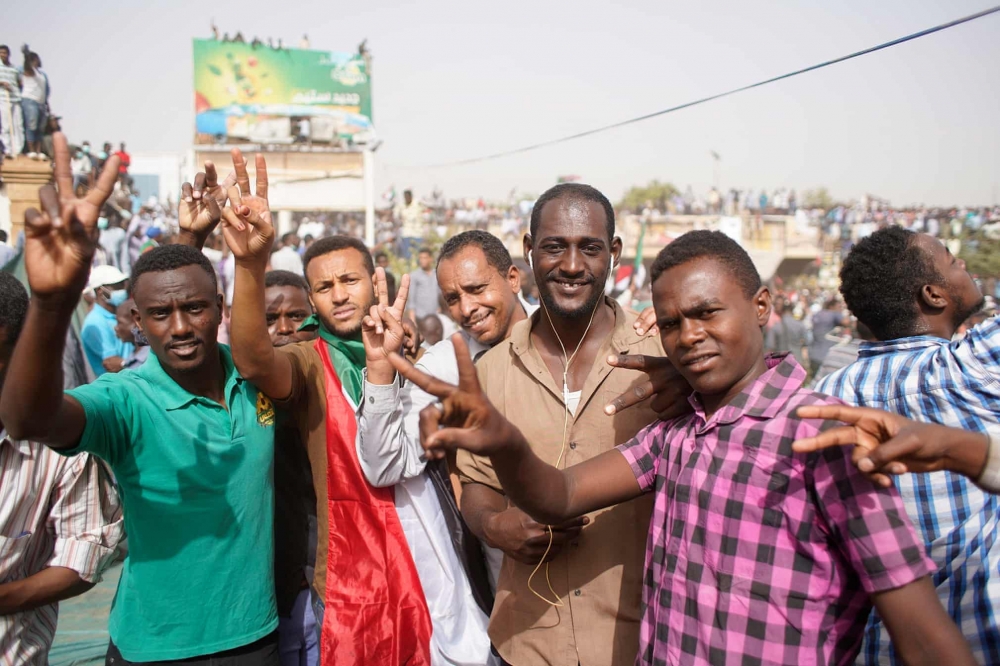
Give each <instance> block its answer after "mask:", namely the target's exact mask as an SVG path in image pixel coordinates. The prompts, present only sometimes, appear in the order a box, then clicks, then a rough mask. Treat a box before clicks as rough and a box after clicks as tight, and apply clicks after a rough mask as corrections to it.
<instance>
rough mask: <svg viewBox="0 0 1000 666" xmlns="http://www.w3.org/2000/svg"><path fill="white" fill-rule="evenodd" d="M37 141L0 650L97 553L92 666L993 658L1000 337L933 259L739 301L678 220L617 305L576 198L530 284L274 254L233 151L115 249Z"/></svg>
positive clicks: (606, 213) (92, 196) (115, 172)
mask: <svg viewBox="0 0 1000 666" xmlns="http://www.w3.org/2000/svg"><path fill="white" fill-rule="evenodd" d="M54 146H55V183H54V184H50V185H46V186H44V187H43V188H41V190H40V191H39V200H40V203H41V208H40V209H39V210H29V211H28V213H27V214H26V219H25V226H26V234H25V239H24V245H23V262H24V266H23V269H24V271H23V272H24V275H25V276H26V277H25V280H26V282H27V285H24V284H22V283H21V282H19V281H18V279H17V278H15V277H14V275H13V274H11V273H2V274H0V342H2V344H0V378H2V385H0V421H2V423H3V428H4V434H3V439H2V440H0V474H2V478H3V483H2V484H0V655H2V657H3V660H4V663H12V664H44V663H47V656H46V655H47V652H48V649H49V646H50V645H51V641H52V637H53V634H54V631H55V627H56V622H57V614H58V603H59V602H60V601H62V600H64V599H67V598H70V597H73V596H77V595H80V594H84V593H86V591H87V590H88V589H90V588H91V587H92V586H93V585H94V584H95V583H96V582H97V581H98V580H100V578H101V576H102V574H103V573H104V572H105V571H107V569H108V567H109V566H110V565H111V564H112V563H113V562H114V561H115V560H116V559H119V558H121V557H122V555H123V554H124V561H123V565H122V569H121V579H120V581H119V584H118V589H117V593H116V596H115V600H114V602H113V604H112V606H111V609H110V620H109V633H110V643H109V645H108V648H107V657H106V663H107V664H109V665H111V664H113V665H114V666H120V665H128V664H142V663H154V662H155V663H177V664H208V663H219V664H241V665H242V664H247V665H254V666H255V665H258V664H259V665H268V666H271V665H277V664H288V665H291V664H298V665H302V664H310V665H311V664H324V665H327V664H328V665H333V664H336V665H337V666H343V665H358V666H361V665H372V664H386V665H400V666H401V665H402V664H409V665H421V664H427V665H435V666H436V665H439V664H456V665H457V664H462V665H471V664H482V665H486V664H490V665H494V664H513V665H515V666H534V665H536V664H537V665H542V664H560V665H565V666H573V665H575V664H579V665H580V666H597V665H610V666H618V665H625V664H649V665H652V664H747V663H756V664H801V663H829V664H846V663H853V662H854V661H855V659H858V660H859V663H865V664H886V663H900V664H908V665H914V664H945V663H947V664H954V665H957V666H965V665H967V664H976V663H979V664H995V663H1000V629H998V624H997V617H996V614H997V608H998V607H997V606H994V604H1000V597H998V594H997V592H996V588H997V584H996V583H997V580H998V576H1000V571H998V567H1000V552H997V551H998V549H1000V545H998V543H1000V542H998V541H997V540H996V539H995V532H996V527H997V521H998V520H1000V514H998V506H997V493H1000V438H998V436H997V435H996V433H997V432H998V430H997V426H998V425H1000V388H997V387H998V386H1000V383H998V381H997V377H998V374H1000V354H998V353H997V351H996V349H997V345H998V339H1000V320H997V319H996V318H992V317H991V318H983V317H980V319H981V321H978V323H975V322H976V321H977V320H976V319H975V317H977V314H978V313H979V312H980V311H981V309H982V307H983V304H984V298H983V296H982V293H981V291H980V289H979V287H978V286H977V284H976V282H975V281H974V280H973V278H972V277H971V276H970V275H969V274H968V273H967V272H966V270H965V266H964V264H963V263H962V262H961V260H957V259H956V258H955V257H954V256H953V255H952V254H951V253H950V252H949V250H948V248H947V247H946V246H945V245H944V244H943V243H942V242H941V241H940V240H939V239H938V238H936V237H934V236H933V235H929V234H927V233H918V232H915V231H911V230H908V229H904V228H902V227H900V226H897V225H892V226H886V227H884V228H880V229H878V230H877V231H874V232H873V233H872V234H870V235H868V236H867V237H865V238H863V239H861V240H860V241H859V242H858V243H857V244H856V245H854V246H853V247H852V248H851V249H850V252H849V253H848V254H847V256H846V258H845V260H844V263H843V268H842V272H841V276H840V277H841V286H840V289H839V294H831V293H822V292H820V293H814V294H809V293H803V292H802V291H796V290H786V291H784V292H783V293H782V294H780V295H772V290H771V289H770V288H769V287H768V286H767V285H765V284H763V283H762V281H761V278H760V275H759V274H758V272H757V269H756V268H755V266H754V264H753V262H752V261H751V259H750V257H749V256H748V255H747V253H746V252H745V251H744V250H743V248H741V246H740V245H739V244H738V243H737V242H736V241H734V240H732V239H731V238H729V237H728V236H726V235H724V234H722V233H720V232H717V231H708V230H698V231H691V232H689V233H686V234H684V235H682V236H680V237H679V238H677V239H676V240H674V241H673V242H671V243H670V244H669V245H667V246H666V247H664V248H663V249H662V250H661V251H660V252H659V254H658V256H657V257H656V260H655V261H654V263H653V264H652V266H651V268H650V270H649V277H650V279H649V281H648V285H647V287H648V297H649V300H650V302H651V307H649V308H647V309H645V310H643V311H642V312H641V313H639V314H636V313H635V312H633V311H631V310H628V309H626V308H623V307H622V306H621V305H619V304H618V302H617V301H616V300H614V299H613V298H610V297H609V296H607V288H606V285H607V284H609V283H614V282H615V280H616V279H617V278H618V277H619V273H620V272H621V267H619V266H618V264H619V261H620V259H621V254H622V243H621V240H620V239H619V238H618V237H617V236H616V230H615V222H616V218H615V211H614V208H613V206H612V204H611V203H610V202H609V201H608V199H607V198H606V197H605V196H604V195H603V194H602V193H601V192H600V191H598V190H597V189H595V188H593V187H590V186H587V185H583V184H579V183H564V184H560V185H556V186H555V187H553V188H551V189H549V190H547V191H546V192H545V193H543V194H542V195H541V196H540V197H538V199H537V201H535V202H534V203H533V205H532V206H531V208H530V211H528V216H527V221H526V228H527V229H526V231H527V232H526V233H525V234H524V236H523V239H522V242H523V245H524V253H525V257H526V259H527V272H524V271H522V270H519V269H518V267H517V266H515V265H514V262H513V260H512V258H511V255H510V253H509V252H508V250H507V247H506V246H505V244H504V242H503V241H502V239H500V238H498V237H497V236H495V235H492V234H490V233H488V232H486V231H484V230H481V229H469V230H466V231H463V232H461V233H458V234H456V235H453V236H451V237H449V238H447V239H446V240H445V241H444V243H443V244H442V245H441V247H440V249H439V250H437V251H436V252H432V251H431V250H430V248H428V247H426V246H425V245H423V244H422V243H423V238H422V237H421V236H417V235H413V233H412V232H407V231H406V230H405V226H404V231H403V233H402V238H403V240H405V241H407V245H408V248H407V249H408V250H409V251H410V252H411V253H412V254H414V255H416V259H417V267H416V269H415V270H414V271H413V272H411V273H406V274H402V275H401V276H400V277H399V278H398V279H397V278H396V277H395V276H392V275H391V272H387V270H386V269H387V266H388V261H387V260H388V257H387V255H386V253H384V252H378V251H376V252H375V253H373V252H372V249H371V248H369V247H367V246H366V245H365V244H364V243H363V242H362V241H361V240H360V239H359V238H357V237H356V236H353V235H340V234H336V235H326V231H327V228H326V226H325V225H326V222H329V220H328V221H326V222H324V223H323V227H322V232H321V231H320V228H316V229H315V231H316V232H317V234H319V235H318V236H313V235H312V234H309V240H308V242H305V239H300V238H299V235H298V234H297V233H294V232H292V233H287V234H285V235H283V236H282V237H281V238H280V239H276V238H275V236H276V233H275V229H274V222H273V220H272V214H271V210H270V207H269V203H268V179H267V165H266V162H265V159H264V157H263V156H262V155H257V156H256V158H255V165H254V166H255V172H256V182H252V181H251V178H250V175H249V172H248V165H247V162H246V160H245V159H244V157H243V156H242V154H241V153H240V152H239V151H238V150H236V149H234V150H233V173H232V174H231V175H230V176H229V177H227V178H226V179H224V180H220V179H219V176H218V174H217V173H216V170H215V167H214V165H211V164H206V166H205V171H204V172H201V173H199V174H198V175H197V176H196V177H195V178H194V179H193V182H192V183H185V184H184V186H183V188H182V194H181V198H180V201H179V202H178V205H177V208H176V212H175V215H176V221H175V222H171V223H170V224H165V223H161V222H155V221H154V222H149V223H148V226H147V230H148V229H149V228H154V225H158V224H163V228H165V229H170V232H169V233H168V234H164V235H163V236H162V237H159V238H158V237H157V236H156V235H154V236H153V237H152V240H153V241H154V242H153V243H152V244H150V245H146V244H145V243H143V244H142V245H141V246H140V247H133V246H134V243H133V242H132V241H133V235H132V234H130V233H128V232H127V231H123V234H124V236H125V241H123V243H124V245H122V244H118V245H116V244H115V243H114V242H113V241H112V240H111V239H110V237H109V235H108V234H106V233H105V232H106V231H108V230H109V229H111V228H112V227H111V226H110V223H104V222H102V220H106V219H107V217H106V215H107V213H108V208H107V207H108V205H109V202H111V201H113V200H114V197H115V196H116V183H119V182H120V181H121V179H120V172H119V169H120V166H121V159H120V157H119V156H118V155H110V156H109V157H108V158H107V159H106V161H105V163H104V164H103V166H102V168H101V169H100V171H99V173H98V174H97V176H96V179H95V180H94V182H93V184H92V186H91V187H89V188H88V189H87V191H86V192H82V191H81V192H78V191H77V188H76V187H75V183H74V173H73V170H72V166H71V161H72V159H73V157H72V154H71V150H70V147H69V145H68V144H67V141H66V139H65V137H63V135H62V134H56V135H55V137H54ZM116 205H117V204H116ZM403 205H404V207H405V206H410V205H412V195H411V196H410V197H407V198H406V199H404V202H403ZM158 215H165V213H164V212H163V211H160V212H157V210H156V208H155V207H153V208H150V207H148V206H147V207H145V210H142V209H140V212H139V214H138V215H137V217H139V218H141V219H146V220H154V219H158V218H156V216H158ZM405 221H406V220H405V208H404V218H403V222H404V224H405ZM311 222H312V220H310V223H311ZM302 223H303V224H305V223H306V222H305V221H302ZM130 224H131V220H130ZM299 231H302V226H301V225H300V226H299ZM114 236H116V237H117V236H122V234H114ZM145 236H146V237H147V238H149V235H148V233H146V234H145ZM109 242H110V243H111V248H110V250H109V248H108V247H106V243H109ZM220 243H224V246H225V249H224V250H223V249H222V245H220ZM276 244H277V245H278V249H277V250H274V246H275V245H276ZM133 250H136V251H135V252H133ZM272 250H274V251H272ZM102 255H103V256H102ZM523 279H530V280H531V281H532V282H533V284H534V288H535V293H537V295H538V302H537V303H531V302H529V301H528V300H526V299H525V298H524V297H523V294H522V280H523ZM26 286H27V289H26V288H25V287H26ZM29 290H30V296H29ZM817 303H822V305H820V306H819V307H818V308H817V307H816V304H817ZM796 309H799V310H801V312H802V316H803V317H805V316H808V318H809V320H810V322H811V327H812V340H808V339H807V336H806V335H805V333H804V332H803V331H801V330H798V329H795V327H794V326H793V322H794V323H795V324H801V322H800V321H799V319H796V318H795V317H792V318H791V319H790V320H786V319H785V315H786V314H788V313H789V312H792V313H794V311H795V310H796ZM848 313H849V314H848ZM81 315H83V323H82V326H81V327H80V329H79V331H77V330H76V327H75V324H74V321H75V319H76V318H77V317H79V316H81ZM854 321H856V324H855V323H853V322H854ZM447 322H451V323H452V325H453V326H455V328H457V333H456V334H455V335H451V336H449V335H448V331H446V330H445V329H444V326H445V324H446V323H447ZM845 326H857V328H858V329H859V330H863V331H864V333H863V337H864V338H865V339H864V341H862V342H860V343H859V344H858V348H857V353H856V360H855V361H853V362H851V363H845V364H844V365H843V367H841V368H840V369H838V370H834V371H832V372H829V373H828V374H821V367H822V365H823V363H824V361H825V360H826V358H827V357H828V356H829V355H830V353H831V352H830V350H829V349H824V347H826V346H827V345H826V341H827V340H828V337H829V335H830V334H831V333H832V332H834V331H835V330H836V329H838V328H842V327H845ZM963 326H964V327H965V328H966V330H965V331H964V332H963V333H962V334H960V332H959V329H960V327H963ZM793 329H795V330H793ZM786 350H787V351H786ZM789 351H790V352H791V353H789ZM81 365H82V366H83V372H81V371H80V369H81ZM810 376H813V377H818V378H819V379H818V382H817V383H816V384H815V385H814V387H813V388H812V389H810V388H807V381H809V377H810ZM126 538H127V548H124V545H125V543H126Z"/></svg>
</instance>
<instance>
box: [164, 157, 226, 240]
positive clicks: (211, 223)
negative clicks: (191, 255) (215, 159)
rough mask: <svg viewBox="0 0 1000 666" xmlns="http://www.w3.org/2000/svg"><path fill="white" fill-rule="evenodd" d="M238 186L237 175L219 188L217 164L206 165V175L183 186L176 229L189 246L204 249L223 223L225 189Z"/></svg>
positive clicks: (202, 173) (206, 163)
mask: <svg viewBox="0 0 1000 666" xmlns="http://www.w3.org/2000/svg"><path fill="white" fill-rule="evenodd" d="M235 183H236V174H235V172H230V174H229V175H228V176H227V177H226V180H225V181H224V182H223V183H222V184H221V185H220V184H219V177H218V175H217V174H216V171H215V164H213V163H212V162H211V161H208V160H206V161H205V171H203V172H199V173H198V174H197V175H195V177H194V187H192V186H191V183H184V184H183V185H182V186H181V201H180V205H179V206H178V207H177V225H178V226H179V227H180V233H181V236H184V237H186V238H187V239H188V241H189V242H187V243H186V244H187V245H194V246H196V247H198V248H201V247H203V246H204V245H205V241H206V240H208V237H209V236H210V235H211V233H212V231H214V230H215V227H216V226H217V225H218V224H219V220H220V219H222V207H223V206H225V205H226V189H227V188H229V187H232V186H233V185H234V184H235Z"/></svg>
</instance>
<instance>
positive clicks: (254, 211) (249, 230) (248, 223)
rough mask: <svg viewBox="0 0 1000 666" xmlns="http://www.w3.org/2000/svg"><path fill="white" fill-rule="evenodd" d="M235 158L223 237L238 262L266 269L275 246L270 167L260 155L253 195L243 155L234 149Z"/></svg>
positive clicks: (257, 162) (224, 211)
mask: <svg viewBox="0 0 1000 666" xmlns="http://www.w3.org/2000/svg"><path fill="white" fill-rule="evenodd" d="M232 154H233V169H234V171H235V173H236V183H235V184H234V185H230V186H229V188H228V190H227V192H226V194H227V196H228V197H229V205H230V207H229V208H225V209H223V211H222V217H223V219H224V220H225V224H224V225H223V228H222V233H223V235H224V236H225V237H226V243H227V244H228V245H229V249H230V250H232V251H233V256H235V257H236V261H237V262H241V263H244V264H246V263H251V264H258V265H260V266H263V265H266V264H267V261H268V258H269V257H270V256H271V245H272V244H273V243H274V226H273V225H272V224H271V208H270V206H269V205H268V203H267V163H266V162H265V161H264V156H263V155H260V154H258V155H257V158H256V166H257V188H256V191H257V194H256V195H253V194H250V175H249V174H248V173H247V163H246V160H245V159H243V153H241V152H240V151H239V149H238V148H233V151H232ZM227 180H228V179H227Z"/></svg>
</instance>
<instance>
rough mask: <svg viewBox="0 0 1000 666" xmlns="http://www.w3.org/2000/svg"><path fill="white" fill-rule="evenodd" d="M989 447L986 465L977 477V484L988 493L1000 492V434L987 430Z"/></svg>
mask: <svg viewBox="0 0 1000 666" xmlns="http://www.w3.org/2000/svg"><path fill="white" fill-rule="evenodd" d="M986 438H987V440H988V441H989V448H988V449H987V451H986V466H985V467H983V471H982V472H981V473H980V474H979V478H977V479H976V485H977V486H979V487H980V488H981V489H983V490H985V491H986V492H988V493H993V494H1000V436H998V435H997V433H994V432H987V433H986Z"/></svg>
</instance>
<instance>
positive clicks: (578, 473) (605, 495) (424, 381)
mask: <svg viewBox="0 0 1000 666" xmlns="http://www.w3.org/2000/svg"><path fill="white" fill-rule="evenodd" d="M452 342H453V344H454V345H455V356H456V358H457V360H458V377H459V380H458V386H452V385H451V384H448V383H446V382H442V381H440V380H438V379H435V378H433V377H431V376H429V375H427V374H425V373H423V372H420V371H419V370H417V369H416V368H414V367H413V366H412V365H410V363H409V362H407V361H406V360H405V359H403V358H402V357H401V356H399V355H398V354H395V353H393V354H390V356H389V358H390V360H391V361H392V364H393V366H394V367H395V368H396V370H397V372H399V373H400V374H401V375H403V376H404V377H405V378H406V379H407V380H409V381H411V382H413V383H414V384H416V385H417V386H419V387H420V388H422V389H423V390H424V391H426V392H427V393H430V394H431V395H434V396H436V397H437V398H438V399H439V400H440V401H441V406H440V407H438V406H437V405H431V406H430V407H427V408H425V409H424V410H423V411H422V412H421V413H420V440H421V444H422V445H423V447H424V450H425V451H427V455H428V457H435V458H437V457H442V456H443V455H444V454H445V452H446V451H447V450H450V449H459V448H461V449H465V450H467V451H470V452H472V453H476V454H478V455H484V456H489V457H490V460H491V461H492V463H493V468H494V470H495V471H496V473H497V477H498V478H499V479H500V484H501V485H502V486H503V488H504V491H505V492H506V493H507V494H508V496H509V497H510V498H511V500H512V501H513V503H514V504H515V505H517V506H518V507H519V508H521V509H522V510H524V512H525V513H527V514H528V515H529V516H531V517H532V518H534V519H535V520H537V521H539V522H541V523H545V524H556V523H562V522H564V521H566V520H568V519H570V518H575V517H576V516H580V515H583V514H585V513H590V512H591V511H596V510H598V509H603V508H605V507H608V506H612V505H614V504H618V503H620V502H624V501H627V500H630V499H633V498H635V497H638V496H639V495H641V494H642V491H641V489H640V487H639V483H638V481H636V477H635V475H634V474H633V473H632V469H631V468H630V467H629V464H628V462H627V461H626V460H625V457H624V456H623V455H622V454H621V453H619V452H618V451H617V450H615V451H608V452H606V453H603V454H601V455H599V456H597V457H596V458H592V459H590V460H587V461H585V462H583V463H580V464H579V465H574V466H573V467H570V468H568V469H565V470H560V469H557V468H555V467H553V466H552V465H549V464H547V463H545V462H543V461H542V460H541V459H540V458H539V457H538V456H536V455H535V453H534V452H533V451H532V450H531V447H530V446H529V445H528V442H527V440H525V438H524V436H523V435H522V434H521V431H520V430H518V429H517V428H516V427H515V426H514V425H513V424H512V423H511V422H510V421H508V420H507V419H505V418H504V417H503V416H501V415H500V413H499V412H497V411H496V409H495V408H494V407H493V405H491V404H490V402H489V400H487V399H486V396H485V395H483V392H482V389H481V388H480V386H479V379H478V378H477V376H476V369H475V366H474V365H473V364H472V358H471V357H470V356H469V350H468V347H466V345H465V341H464V340H463V339H462V336H460V335H455V336H453V337H452ZM441 426H444V428H443V429H441Z"/></svg>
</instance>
